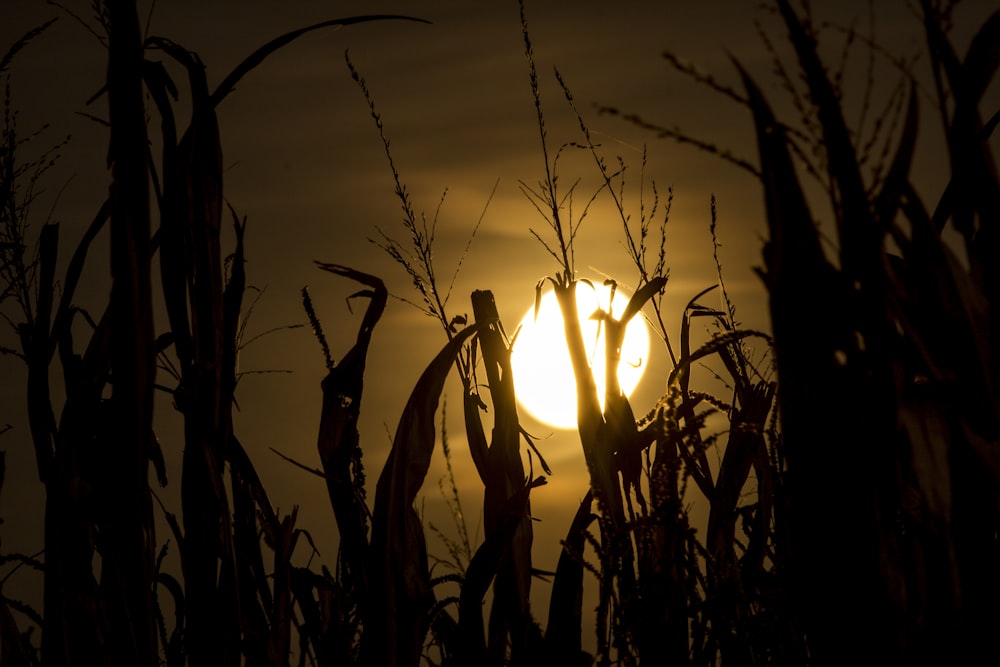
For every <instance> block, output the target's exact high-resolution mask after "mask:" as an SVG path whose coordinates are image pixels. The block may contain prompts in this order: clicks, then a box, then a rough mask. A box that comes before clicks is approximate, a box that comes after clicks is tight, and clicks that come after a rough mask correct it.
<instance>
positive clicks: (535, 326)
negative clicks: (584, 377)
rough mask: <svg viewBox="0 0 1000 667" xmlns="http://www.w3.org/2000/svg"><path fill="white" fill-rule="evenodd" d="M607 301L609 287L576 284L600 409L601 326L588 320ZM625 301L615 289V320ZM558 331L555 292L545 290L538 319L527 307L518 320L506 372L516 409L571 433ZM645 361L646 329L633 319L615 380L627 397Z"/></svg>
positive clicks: (564, 354)
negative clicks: (510, 378)
mask: <svg viewBox="0 0 1000 667" xmlns="http://www.w3.org/2000/svg"><path fill="white" fill-rule="evenodd" d="M610 299H611V288H610V287H607V286H604V285H595V286H594V287H591V286H590V285H588V284H586V283H577V289H576V303H577V307H578V311H579V316H580V326H581V330H582V332H583V340H584V344H585V345H586V346H587V353H588V356H589V357H590V366H591V372H592V373H593V374H594V381H595V382H596V384H597V393H598V396H599V397H600V401H601V407H602V408H603V407H604V390H605V381H604V377H605V357H604V328H603V327H600V326H599V324H598V322H597V321H596V320H592V319H590V316H591V315H592V314H593V313H594V311H596V310H597V309H598V308H603V309H604V310H605V311H606V310H607V309H608V301H609V300H610ZM628 301H629V297H628V295H626V294H623V293H622V291H621V290H620V289H619V290H616V291H615V297H614V303H613V304H612V308H611V314H612V315H613V316H614V317H619V316H620V315H621V314H622V313H623V312H624V311H625V306H627V305H628ZM563 331H564V329H563V320H562V313H561V312H560V310H559V303H558V302H557V301H556V295H555V292H553V291H549V292H546V293H545V294H544V295H543V296H542V298H541V300H540V302H539V307H538V317H537V319H536V318H535V309H534V306H532V308H530V309H529V310H528V312H527V313H526V314H525V316H524V318H523V319H522V320H521V324H520V330H519V332H518V334H517V338H516V340H515V341H514V347H513V349H512V350H511V370H512V372H513V374H514V391H515V393H516V394H517V400H518V403H520V404H521V407H523V408H524V409H525V410H527V411H528V412H529V413H531V415H532V416H533V417H534V418H535V419H537V420H539V421H541V422H543V423H545V424H548V425H549V426H552V427H554V428H560V429H573V428H576V381H575V379H574V377H573V366H572V364H571V363H570V360H569V352H568V351H567V350H566V341H565V336H564V333H563ZM648 357H649V331H648V329H647V325H646V322H645V320H644V319H643V318H642V317H640V316H636V317H634V318H633V319H632V321H631V322H629V324H628V327H627V328H626V329H625V340H624V342H623V344H622V354H621V363H620V364H619V365H618V381H619V383H620V384H621V388H622V391H623V392H624V393H625V395H626V396H628V395H629V394H631V393H632V391H633V390H634V389H635V387H636V385H638V384H639V379H640V378H641V377H642V374H643V372H644V371H645V369H646V362H647V359H648Z"/></svg>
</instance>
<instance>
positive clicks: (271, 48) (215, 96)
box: [211, 14, 430, 107]
mask: <svg viewBox="0 0 1000 667" xmlns="http://www.w3.org/2000/svg"><path fill="white" fill-rule="evenodd" d="M390 19H398V20H403V21H416V22H418V23H430V21H426V20H424V19H418V18H414V17H412V16H401V15H397V14H373V15H369V16H351V17H348V18H342V19H331V20H329V21H322V22H320V23H314V24H313V25H310V26H306V27H304V28H299V29H298V30H292V31H291V32H286V33H285V34H283V35H280V36H279V37H275V38H274V39H272V40H271V41H270V42H268V43H267V44H264V45H263V46H261V47H260V48H259V49H257V50H256V51H254V52H253V53H251V54H250V55H249V56H247V57H246V58H244V59H243V61H242V62H241V63H240V64H239V65H237V66H236V67H235V68H234V69H233V71H232V72H230V73H229V74H228V75H227V76H226V78H225V79H223V80H222V83H220V84H219V86H218V87H217V88H216V89H215V92H213V93H212V97H211V102H212V106H213V107H214V106H218V104H219V103H220V102H221V101H222V100H224V99H225V98H226V96H227V95H229V93H231V92H233V89H234V88H235V87H236V84H237V83H239V81H240V79H242V78H243V77H244V76H246V75H247V74H249V73H250V72H251V71H253V69H254V68H255V67H257V66H258V65H260V64H261V63H262V62H264V59H265V58H267V57H268V56H270V55H271V54H272V53H274V52H275V51H277V50H278V49H280V48H281V47H283V46H285V45H287V44H289V43H290V42H293V41H295V40H296V39H298V38H299V37H301V36H302V35H305V34H306V33H309V32H312V31H314V30H319V29H320V28H328V27H338V28H339V27H341V26H346V25H353V24H356V23H365V22H368V21H382V20H390Z"/></svg>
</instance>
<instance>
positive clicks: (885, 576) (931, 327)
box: [632, 0, 1000, 664]
mask: <svg viewBox="0 0 1000 667" xmlns="http://www.w3.org/2000/svg"><path fill="white" fill-rule="evenodd" d="M955 4H956V3H947V2H935V1H933V0H923V1H921V2H920V3H919V6H917V7H916V10H917V11H916V15H917V16H918V20H919V21H920V23H921V27H922V29H923V33H924V38H925V41H926V45H927V47H926V52H925V54H924V57H925V58H926V59H927V61H928V62H929V66H930V74H931V84H930V91H929V92H928V90H927V87H925V85H924V84H922V83H921V81H920V80H919V79H918V77H916V75H915V74H914V68H913V63H914V60H911V59H909V58H906V57H899V56H896V55H893V54H888V53H887V52H886V51H885V49H883V48H881V47H880V45H879V44H878V43H877V41H876V40H875V36H874V33H873V28H872V32H871V34H868V35H863V34H861V35H859V34H858V33H857V32H856V31H855V30H854V28H853V26H852V27H850V28H840V32H841V35H840V38H841V39H842V48H841V57H840V61H839V62H838V63H837V64H836V65H831V64H828V63H824V62H823V61H822V59H821V58H820V56H819V53H818V49H819V45H820V40H821V36H822V35H823V28H822V27H820V26H818V25H817V24H815V23H814V22H813V20H812V18H811V16H810V15H809V13H808V12H806V13H805V14H803V13H802V12H800V11H797V10H796V9H795V8H793V7H792V4H791V3H790V2H787V1H786V0H776V2H775V3H774V4H773V13H774V14H775V15H776V16H777V17H778V20H779V23H780V24H781V26H782V27H783V29H784V30H785V31H787V34H788V43H789V44H790V46H791V48H792V50H793V51H794V53H795V57H796V59H797V62H796V64H795V66H793V67H788V66H787V65H786V64H785V63H784V62H783V61H782V60H781V59H780V58H779V57H778V56H777V51H776V49H775V48H774V45H773V42H771V41H770V38H769V37H767V35H766V33H763V32H762V33H761V34H762V36H763V37H764V38H765V46H766V47H767V49H768V50H769V51H770V52H771V54H772V55H773V56H774V58H773V59H774V64H775V71H776V72H777V74H778V77H779V81H780V82H781V84H782V87H783V88H784V89H785V91H786V92H788V93H790V95H791V98H792V102H793V107H794V109H795V110H796V111H797V113H798V115H799V119H798V120H799V123H798V124H793V123H789V122H783V121H781V120H779V119H778V118H777V116H776V114H775V112H774V111H773V110H772V107H771V105H770V104H769V102H768V100H767V99H766V98H765V96H764V95H763V93H762V92H761V89H760V87H759V85H758V84H757V82H756V81H755V79H754V77H752V76H751V75H750V73H749V72H747V71H746V70H745V69H744V68H742V67H741V66H740V65H739V64H738V63H737V69H738V72H739V74H740V77H741V80H742V83H743V88H744V90H745V92H744V93H739V92H737V91H735V90H732V89H728V88H725V87H724V86H722V85H721V84H718V82H716V81H715V80H714V79H713V78H711V77H710V76H707V75H703V74H701V73H699V72H697V71H696V70H695V69H694V68H693V67H691V66H688V65H686V64H684V63H683V62H682V61H680V60H679V59H677V58H676V57H675V56H673V55H672V54H668V58H669V59H670V60H671V61H672V62H673V63H674V64H675V66H677V68H678V69H679V70H680V71H682V72H683V73H684V74H686V75H688V76H692V77H694V78H695V79H696V80H697V81H699V82H700V83H702V84H706V85H709V86H711V87H713V88H715V89H716V90H719V91H720V92H723V93H724V94H726V96H727V97H730V98H731V99H736V100H737V101H739V102H740V103H741V104H744V105H745V106H746V107H747V108H748V109H749V110H750V111H751V113H752V115H753V118H754V122H755V126H756V132H757V144H758V149H759V156H760V166H759V169H758V168H755V167H753V166H752V165H749V163H747V162H746V161H743V160H738V159H737V160H734V159H731V160H730V161H733V162H735V163H737V164H739V165H740V166H744V167H745V168H747V169H748V170H749V171H751V172H752V173H754V174H755V175H756V176H758V177H759V179H760V182H761V185H762V189H763V193H764V196H765V202H766V212H767V220H768V226H769V230H770V240H769V242H768V243H767V245H766V247H765V249H764V259H765V269H764V271H763V272H762V276H763V278H764V281H765V284H766V286H767V288H768V291H769V293H770V301H771V306H770V309H771V321H772V327H773V333H774V342H775V349H776V360H777V369H778V380H779V384H780V389H779V404H780V414H781V419H780V424H781V433H782V437H781V440H782V447H781V450H780V463H779V465H780V487H779V488H780V490H781V494H780V497H779V498H778V502H777V506H778V507H780V508H782V511H783V512H784V515H785V517H786V518H785V520H784V522H783V524H782V525H783V527H782V529H781V530H780V532H779V534H778V537H779V544H780V545H781V552H782V553H783V558H782V561H783V562H784V563H785V566H786V568H787V571H788V574H789V576H790V579H789V581H788V583H787V592H786V593H785V598H786V604H788V605H790V609H791V610H792V612H793V613H796V614H799V615H800V620H799V622H798V624H799V627H800V629H801V631H803V632H805V634H806V636H807V637H808V651H809V655H810V656H811V657H812V659H813V660H814V661H816V662H820V663H823V664H827V663H830V664H833V663H838V662H843V661H849V660H852V659H853V656H856V655H858V652H859V651H864V652H865V654H866V655H870V656H872V658H871V659H872V660H877V661H881V662H886V663H892V664H939V663H942V662H951V661H955V660H959V661H962V660H965V661H976V660H981V659H984V658H987V656H990V655H994V654H995V650H994V648H993V646H992V644H991V642H990V640H988V639H987V637H988V631H986V629H985V628H986V627H988V626H992V625H993V624H995V623H996V619H997V616H998V614H1000V610H998V607H997V605H996V599H997V598H996V585H995V584H996V578H995V577H994V576H993V574H992V565H989V564H988V563H993V562H995V558H996V554H997V540H996V530H995V528H996V525H997V513H996V504H995V502H994V501H993V500H992V498H994V497H995V493H996V489H997V488H998V483H1000V478H998V477H997V476H996V475H995V474H994V471H995V470H996V467H995V466H996V462H995V459H996V453H995V450H996V433H997V430H996V425H997V419H998V411H997V391H996V382H997V362H996V356H995V354H994V352H993V348H992V346H991V343H990V342H989V341H992V340H994V339H995V338H996V326H997V325H996V322H997V320H996V312H995V311H996V307H995V303H996V290H997V287H996V285H997V281H996V277H995V276H996V274H995V269H994V268H992V262H990V261H989V260H987V259H986V258H987V257H991V256H993V255H994V254H995V252H996V238H997V232H996V225H997V211H998V208H997V202H998V199H997V193H998V192H1000V188H998V185H997V176H996V169H995V165H994V162H993V157H992V154H991V149H990V144H989V138H990V136H991V133H992V131H993V129H994V128H995V125H996V119H997V116H996V115H995V114H994V115H993V116H992V117H991V118H990V119H989V120H987V121H985V122H984V121H983V119H982V116H981V115H980V111H979V106H980V103H981V101H982V98H983V95H984V92H985V90H986V88H987V87H988V85H989V84H990V83H991V82H992V81H993V80H994V76H995V73H996V69H997V65H998V58H997V51H996V46H995V45H996V43H997V35H998V30H1000V27H998V26H1000V14H998V13H997V12H994V13H992V14H991V15H990V16H989V17H988V18H987V19H986V21H985V22H984V23H983V24H982V25H981V26H980V27H979V29H978V30H977V31H976V33H975V34H974V35H973V38H972V41H971V42H970V45H969V47H968V50H967V52H966V53H965V55H964V57H963V56H961V55H959V54H958V53H957V52H956V50H955V47H954V45H953V43H952V42H951V40H950V38H949V35H948V27H949V26H950V25H951V24H952V22H953V16H952V12H953V10H954V8H955ZM871 11H874V9H872V10H871ZM872 25H874V24H873V21H872ZM825 34H826V35H829V31H827V32H826V33H825ZM859 43H861V44H864V45H865V47H866V48H867V50H868V57H867V79H866V80H867V83H866V84H865V85H864V86H863V88H862V91H861V94H862V102H861V114H860V117H859V120H858V122H857V123H856V124H855V125H853V126H852V125H851V124H849V123H848V121H847V113H846V111H845V99H844V98H845V94H844V87H843V85H842V84H843V72H844V65H845V62H846V61H847V59H848V55H849V52H850V51H851V48H852V45H856V44H859ZM876 59H885V60H886V61H887V62H888V63H889V64H890V65H891V66H892V67H893V68H894V69H895V70H896V71H898V72H899V73H900V78H899V80H898V81H897V82H896V83H895V84H891V85H889V86H887V87H886V88H885V89H886V90H889V91H890V94H889V95H888V100H887V101H886V103H885V106H884V112H882V113H877V112H878V108H877V107H875V104H876V101H875V96H874V94H873V90H875V89H876V87H877V86H876V83H875V75H874V71H875V62H876ZM922 97H923V98H926V99H929V100H930V103H931V107H932V110H933V111H934V112H935V113H936V115H937V116H938V118H939V121H940V123H941V128H942V130H943V132H944V136H945V139H946V144H947V147H948V160H949V164H950V173H949V174H946V187H945V189H944V193H943V195H942V196H941V198H940V200H939V201H938V202H937V203H936V204H935V205H934V206H933V208H928V207H927V205H926V204H925V203H924V201H923V196H922V195H921V193H920V192H918V191H917V189H916V187H915V186H914V184H913V181H912V177H911V175H910V169H911V163H912V160H913V155H914V152H915V149H916V147H917V143H918V138H919V127H918V126H919V121H920V117H921V113H920V110H921V99H922ZM872 118H874V120H871V119H872ZM632 120H637V119H635V118H634V117H632ZM869 120H871V122H870V123H868V122H866V121H869ZM639 122H640V123H641V124H644V125H645V126H647V127H649V128H650V129H654V130H655V131H657V132H658V133H659V134H660V135H661V136H673V137H674V138H677V139H682V140H684V139H685V136H683V135H680V134H677V133H674V134H671V133H669V132H666V131H665V130H664V129H663V128H660V127H658V126H655V125H653V124H649V123H644V122H642V121H639ZM693 143H696V145H701V146H702V147H706V146H708V144H706V143H705V142H701V143H700V144H699V142H697V141H695V142H693ZM879 146H881V147H882V148H881V149H879ZM723 157H727V158H731V157H732V156H728V155H723ZM800 173H804V175H805V176H806V177H808V178H811V179H813V180H815V181H816V182H818V183H819V184H820V185H821V186H822V191H823V192H824V193H826V197H827V199H826V201H821V202H819V203H818V204H817V203H816V202H812V201H809V200H808V198H807V197H806V195H805V194H804V189H803V187H802V185H801V184H800V176H799V174H800ZM817 205H819V206H823V207H826V208H828V210H829V211H830V214H831V217H832V219H833V220H834V221H835V225H836V227H835V234H836V241H837V244H836V245H837V247H836V257H835V258H832V259H831V258H830V257H828V254H827V252H826V251H825V250H824V248H823V244H822V242H821V236H820V232H819V231H818V230H817V226H816V223H815V219H814V217H813V214H812V210H813V209H814V207H815V206H817ZM946 232H955V233H956V238H958V239H959V240H958V242H957V243H952V242H950V241H946V240H945V234H946ZM945 323H947V324H945ZM845 451H849V452H850V455H849V456H850V457H851V461H852V463H850V464H849V465H846V466H845V465H836V461H838V460H841V459H839V458H838V454H839V453H842V452H845ZM843 609H851V610H852V612H851V613H850V614H846V615H845V614H842V613H841V612H840V611H839V610H843Z"/></svg>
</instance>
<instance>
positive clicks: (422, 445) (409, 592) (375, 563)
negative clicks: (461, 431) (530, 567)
mask: <svg viewBox="0 0 1000 667" xmlns="http://www.w3.org/2000/svg"><path fill="white" fill-rule="evenodd" d="M475 332H476V327H475V326H472V327H468V328H466V329H464V330H462V331H460V332H459V333H457V334H455V336H454V338H452V339H451V341H449V342H448V344H447V345H446V346H445V347H444V349H442V350H441V352H439V353H438V355H437V356H436V357H435V358H434V360H433V361H432V362H431V363H430V365H429V366H428V367H427V369H426V370H425V371H424V372H423V374H422V375H421V376H420V379H419V380H417V384H416V385H415V386H414V388H413V391H412V392H411V394H410V398H409V400H408V401H407V403H406V407H405V408H404V409H403V414H402V416H401V417H400V420H399V426H398V427H397V429H396V436H395V438H394V440H393V444H392V449H391V450H390V452H389V458H388V460H387V461H386V464H385V467H384V468H383V469H382V474H381V475H380V476H379V479H378V484H377V485H376V491H375V510H374V512H373V516H372V539H371V546H370V549H369V554H370V558H369V564H370V569H369V572H370V581H369V596H368V600H367V605H366V624H365V633H364V636H363V638H362V646H361V652H362V662H363V663H364V664H366V665H373V666H374V665H398V666H400V667H406V666H413V667H415V666H416V665H417V664H418V662H419V659H420V654H421V650H422V647H423V641H424V637H425V635H426V632H427V629H428V623H429V612H430V609H431V607H432V606H433V603H432V599H433V594H432V591H431V588H430V580H429V576H428V566H427V549H426V543H425V540H424V530H423V527H422V525H421V522H420V518H419V516H418V515H417V512H416V510H415V509H414V508H413V502H414V500H416V497H417V493H418V492H419V491H420V487H421V485H422V484H423V482H424V478H425V477H426V475H427V470H428V469H429V467H430V461H431V453H432V452H433V450H434V439H435V428H434V413H435V411H436V410H437V406H438V401H439V399H440V396H441V390H442V389H443V388H444V381H445V378H446V377H447V376H448V371H449V370H450V368H451V366H452V364H453V363H454V361H455V357H456V356H457V355H458V353H459V351H460V350H461V349H462V345H463V344H464V343H465V341H466V340H468V338H469V337H470V336H471V335H472V334H473V333H475Z"/></svg>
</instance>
